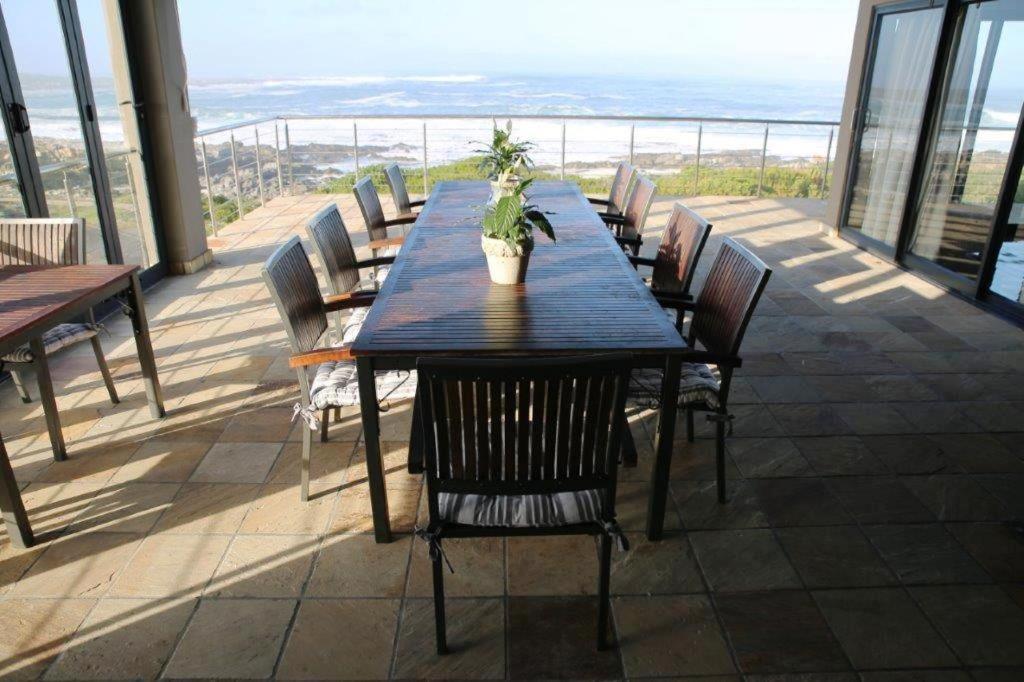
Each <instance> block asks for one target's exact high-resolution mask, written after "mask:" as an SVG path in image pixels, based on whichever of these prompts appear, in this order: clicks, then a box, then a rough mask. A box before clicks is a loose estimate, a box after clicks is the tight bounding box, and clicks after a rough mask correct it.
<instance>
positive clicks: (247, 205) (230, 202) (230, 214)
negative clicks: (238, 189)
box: [203, 194, 260, 235]
mask: <svg viewBox="0 0 1024 682" xmlns="http://www.w3.org/2000/svg"><path fill="white" fill-rule="evenodd" d="M259 203H260V202H259V199H256V198H252V197H244V196H243V197H242V210H243V211H244V212H245V213H248V212H249V211H252V210H254V209H256V208H258V207H259ZM213 215H214V217H216V219H217V226H218V227H221V226H223V225H227V224H228V223H231V222H234V221H236V220H238V202H237V201H235V198H234V197H227V196H224V195H223V194H214V195H213ZM203 221H204V222H205V223H206V234H208V235H210V234H213V223H212V222H211V221H210V205H209V203H207V201H206V195H205V194H203Z"/></svg>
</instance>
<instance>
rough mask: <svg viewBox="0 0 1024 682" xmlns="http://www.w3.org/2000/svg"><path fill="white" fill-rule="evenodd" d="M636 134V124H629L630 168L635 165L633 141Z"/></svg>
mask: <svg viewBox="0 0 1024 682" xmlns="http://www.w3.org/2000/svg"><path fill="white" fill-rule="evenodd" d="M635 133H636V124H635V123H630V124H629V165H630V166H632V165H633V139H634V134H635Z"/></svg>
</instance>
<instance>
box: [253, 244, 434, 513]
mask: <svg viewBox="0 0 1024 682" xmlns="http://www.w3.org/2000/svg"><path fill="white" fill-rule="evenodd" d="M382 260H387V261H388V262H390V261H391V260H392V259H391V258H390V257H387V258H384V259H382ZM263 280H264V281H265V282H266V284H267V288H268V289H269V290H270V295H271V297H272V298H273V299H274V303H275V304H276V305H277V310H278V312H279V313H280V314H281V320H282V321H283V322H284V326H285V331H286V332H287V333H288V341H289V343H290V344H291V348H292V356H291V358H290V359H289V361H288V364H289V366H291V367H293V368H294V369H295V371H296V373H297V375H298V379H299V391H300V394H299V402H298V403H297V404H296V405H295V414H296V416H301V417H302V418H303V419H304V421H305V422H306V425H307V426H309V427H310V428H303V429H302V432H303V433H302V485H301V497H302V500H303V501H305V500H308V499H309V457H310V450H311V448H312V431H314V430H315V429H316V426H317V421H318V416H317V415H318V413H322V417H323V418H322V420H319V421H321V425H320V426H321V429H322V432H321V433H322V436H323V437H326V429H327V417H328V413H329V411H330V410H331V409H332V408H336V407H349V406H353V405H359V385H358V380H357V374H356V363H355V360H354V359H353V357H352V353H351V352H350V351H349V346H348V345H344V344H343V345H340V346H336V347H327V348H323V347H319V345H320V342H321V339H322V338H323V337H324V332H325V331H327V314H328V313H331V312H336V311H341V310H352V309H358V308H365V307H368V306H370V305H372V304H373V301H374V299H375V298H376V296H377V293H376V292H373V291H352V292H347V293H342V294H337V295H333V296H328V297H327V298H323V297H321V296H320V287H319V285H318V284H317V281H316V274H315V273H314V272H313V266H312V265H311V264H310V262H309V258H308V257H307V256H306V251H305V249H303V248H302V242H301V241H299V238H298V237H292V238H291V239H289V240H288V241H287V242H286V243H285V244H283V245H282V246H280V247H278V249H277V250H276V251H274V253H273V254H271V256H270V258H268V259H267V262H266V264H265V265H264V266H263ZM353 338H354V336H353ZM310 367H315V368H316V371H315V373H314V376H313V380H312V382H310V377H309V374H308V368H310ZM376 379H377V395H379V396H381V398H382V399H387V398H390V399H393V400H401V399H405V398H412V397H413V395H414V394H415V387H416V384H415V377H413V376H412V375H411V373H409V372H398V371H390V372H378V373H377V376H376Z"/></svg>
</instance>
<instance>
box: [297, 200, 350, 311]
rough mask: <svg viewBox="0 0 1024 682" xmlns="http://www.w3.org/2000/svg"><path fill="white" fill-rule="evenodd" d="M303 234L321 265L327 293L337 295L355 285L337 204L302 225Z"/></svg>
mask: <svg viewBox="0 0 1024 682" xmlns="http://www.w3.org/2000/svg"><path fill="white" fill-rule="evenodd" d="M306 232H307V233H308V234H309V241H310V243H312V244H313V249H314V250H315V251H316V254H317V256H318V257H319V259H320V265H321V266H323V269H324V277H325V278H326V279H327V286H328V288H329V289H330V292H331V293H332V294H335V295H337V294H345V293H348V292H350V291H352V290H353V289H355V288H356V286H358V284H359V268H358V267H357V266H356V263H357V262H358V261H357V260H356V251H355V249H354V248H353V247H352V238H351V237H350V236H349V233H348V229H347V228H346V227H345V221H344V220H343V219H342V217H341V212H340V211H339V210H338V205H337V204H328V205H327V206H324V207H323V208H322V209H320V211H319V212H318V213H317V214H316V215H315V216H313V219H312V220H310V221H309V223H308V224H307V225H306Z"/></svg>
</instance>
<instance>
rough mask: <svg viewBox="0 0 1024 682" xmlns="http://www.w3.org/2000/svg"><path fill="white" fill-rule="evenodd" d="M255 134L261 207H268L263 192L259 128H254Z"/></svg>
mask: <svg viewBox="0 0 1024 682" xmlns="http://www.w3.org/2000/svg"><path fill="white" fill-rule="evenodd" d="M252 131H253V134H254V135H255V137H256V179H257V180H259V188H260V206H266V205H267V197H266V194H264V192H263V162H262V161H260V129H259V126H253V127H252Z"/></svg>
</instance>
